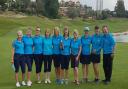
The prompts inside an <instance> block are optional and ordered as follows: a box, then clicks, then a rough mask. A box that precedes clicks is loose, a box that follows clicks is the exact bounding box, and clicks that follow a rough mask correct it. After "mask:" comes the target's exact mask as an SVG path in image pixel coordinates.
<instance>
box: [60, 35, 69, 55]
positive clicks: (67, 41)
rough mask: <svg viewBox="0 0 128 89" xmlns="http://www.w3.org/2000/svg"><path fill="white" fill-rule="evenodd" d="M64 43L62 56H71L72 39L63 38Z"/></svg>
mask: <svg viewBox="0 0 128 89" xmlns="http://www.w3.org/2000/svg"><path fill="white" fill-rule="evenodd" d="M62 43H63V47H64V49H63V50H61V54H62V55H70V53H71V49H70V44H71V38H69V37H68V38H65V37H62Z"/></svg>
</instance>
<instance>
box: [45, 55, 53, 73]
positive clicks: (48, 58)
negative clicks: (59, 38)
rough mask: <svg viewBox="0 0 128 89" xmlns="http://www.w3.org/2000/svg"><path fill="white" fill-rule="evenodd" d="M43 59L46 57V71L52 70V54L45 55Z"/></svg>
mask: <svg viewBox="0 0 128 89" xmlns="http://www.w3.org/2000/svg"><path fill="white" fill-rule="evenodd" d="M43 59H44V72H51V66H52V56H51V55H44V56H43Z"/></svg>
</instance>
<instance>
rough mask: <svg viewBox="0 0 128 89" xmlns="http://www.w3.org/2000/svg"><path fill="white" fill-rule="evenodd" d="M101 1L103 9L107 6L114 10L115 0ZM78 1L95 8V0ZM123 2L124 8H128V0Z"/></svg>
mask: <svg viewBox="0 0 128 89" xmlns="http://www.w3.org/2000/svg"><path fill="white" fill-rule="evenodd" d="M65 1H69V0H65ZM74 1H75V0H74ZM76 1H77V0H76ZM103 1H104V7H103V8H104V9H106V8H108V9H110V10H114V7H115V5H116V2H117V0H103ZM80 2H81V3H84V4H85V3H86V4H87V5H89V6H92V7H93V9H95V7H96V0H80ZM124 2H125V8H126V9H127V10H128V0H124Z"/></svg>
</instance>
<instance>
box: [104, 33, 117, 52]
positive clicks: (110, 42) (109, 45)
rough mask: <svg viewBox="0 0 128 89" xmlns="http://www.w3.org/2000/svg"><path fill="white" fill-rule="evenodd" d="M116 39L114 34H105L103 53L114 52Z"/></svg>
mask: <svg viewBox="0 0 128 89" xmlns="http://www.w3.org/2000/svg"><path fill="white" fill-rule="evenodd" d="M115 44H116V43H115V40H114V38H113V36H112V34H107V35H103V53H104V54H109V53H113V48H114V47H115Z"/></svg>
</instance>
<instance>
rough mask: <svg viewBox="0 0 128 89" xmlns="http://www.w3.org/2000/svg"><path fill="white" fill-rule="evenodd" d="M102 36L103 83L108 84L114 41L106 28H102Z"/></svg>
mask: <svg viewBox="0 0 128 89" xmlns="http://www.w3.org/2000/svg"><path fill="white" fill-rule="evenodd" d="M103 34H104V35H103V69H104V74H105V80H103V82H104V83H105V84H108V83H110V82H111V75H112V65H113V58H114V51H115V41H114V38H113V36H112V35H111V34H110V33H109V29H108V26H103Z"/></svg>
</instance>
